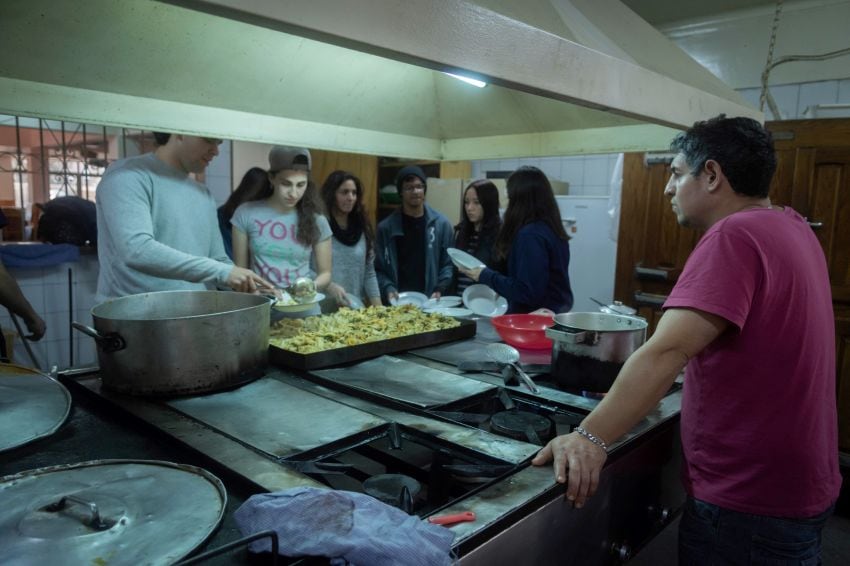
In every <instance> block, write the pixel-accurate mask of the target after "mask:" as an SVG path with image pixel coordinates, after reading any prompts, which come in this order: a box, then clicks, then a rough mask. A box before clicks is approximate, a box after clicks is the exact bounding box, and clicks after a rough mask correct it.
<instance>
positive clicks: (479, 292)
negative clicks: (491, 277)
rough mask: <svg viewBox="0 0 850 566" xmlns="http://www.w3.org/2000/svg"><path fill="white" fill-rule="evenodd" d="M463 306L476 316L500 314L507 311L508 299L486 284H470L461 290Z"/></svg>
mask: <svg viewBox="0 0 850 566" xmlns="http://www.w3.org/2000/svg"><path fill="white" fill-rule="evenodd" d="M463 304H464V306H465V307H466V308H467V309H469V310H470V311H472V312H473V313H475V314H477V315H478V316H500V315H503V314H505V313H506V312H507V311H508V301H507V299H505V298H504V297H500V296H499V295H498V294H497V293H496V292H495V291H494V290H493V289H491V288H490V287H488V286H487V285H481V284H480V283H479V284H476V285H470V286H469V287H467V288H466V290H464V292H463Z"/></svg>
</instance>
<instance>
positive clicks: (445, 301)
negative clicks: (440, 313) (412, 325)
mask: <svg viewBox="0 0 850 566" xmlns="http://www.w3.org/2000/svg"><path fill="white" fill-rule="evenodd" d="M462 301H463V299H461V298H460V297H454V296H447V297H440V298H439V299H428V300H427V301H426V302H425V304H424V305H422V309H423V310H426V311H427V310H433V309H445V308H451V307H459V306H460V303H461V302H462Z"/></svg>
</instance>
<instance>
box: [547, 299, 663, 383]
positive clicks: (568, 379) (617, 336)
mask: <svg viewBox="0 0 850 566" xmlns="http://www.w3.org/2000/svg"><path fill="white" fill-rule="evenodd" d="M646 326H647V324H646V321H645V320H644V319H642V318H638V317H632V316H623V315H618V314H606V313H598V312H570V313H562V314H558V315H555V325H554V326H553V327H551V328H548V329H547V330H546V336H548V337H549V338H551V339H552V376H553V377H554V379H555V381H556V383H557V384H558V385H559V386H561V387H567V388H576V389H583V390H587V391H608V389H610V388H611V385H612V384H613V383H614V380H615V379H616V378H617V374H618V373H619V372H620V368H622V367H623V363H625V361H626V358H628V357H629V356H630V355H631V354H632V352H634V351H635V350H637V349H638V348H639V347H640V346H641V345H642V344H643V343H644V341H646Z"/></svg>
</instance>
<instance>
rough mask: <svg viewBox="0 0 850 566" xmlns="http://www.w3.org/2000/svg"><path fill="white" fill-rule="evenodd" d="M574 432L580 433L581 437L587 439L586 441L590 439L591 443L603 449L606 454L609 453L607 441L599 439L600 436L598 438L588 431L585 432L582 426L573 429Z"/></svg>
mask: <svg viewBox="0 0 850 566" xmlns="http://www.w3.org/2000/svg"><path fill="white" fill-rule="evenodd" d="M573 432H577V433H579V434H580V435H581V436H583V437H585V438H586V439H588V440H589V441H591V442H592V443H594V444H595V445H597V446H598V447H600V448H601V449H603V450H604V451H605V452H608V445H607V444H605V441H604V440H602V439H601V438H599V437H598V436H596V435H594V434H592V433H590V432H587V431H586V430H584V429H583V428H582V427H580V426H577V427H575V428H574V429H573Z"/></svg>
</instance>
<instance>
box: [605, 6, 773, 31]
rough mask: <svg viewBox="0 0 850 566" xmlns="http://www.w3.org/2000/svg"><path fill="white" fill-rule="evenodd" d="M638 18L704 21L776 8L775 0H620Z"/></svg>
mask: <svg viewBox="0 0 850 566" xmlns="http://www.w3.org/2000/svg"><path fill="white" fill-rule="evenodd" d="M622 2H623V4H625V5H626V6H628V7H629V8H630V9H632V10H633V11H634V12H635V13H636V14H637V15H638V16H640V17H641V18H643V19H644V20H646V21H647V22H649V23H650V24H652V25H653V26H658V25H660V24H670V23H672V22H680V21H684V20H698V19H705V18H709V17H711V16H715V15H717V14H723V13H726V12H734V11H740V10H749V9H753V8H762V7H767V6H769V7H773V6H776V0H712V1H710V2H709V1H706V0H622Z"/></svg>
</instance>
